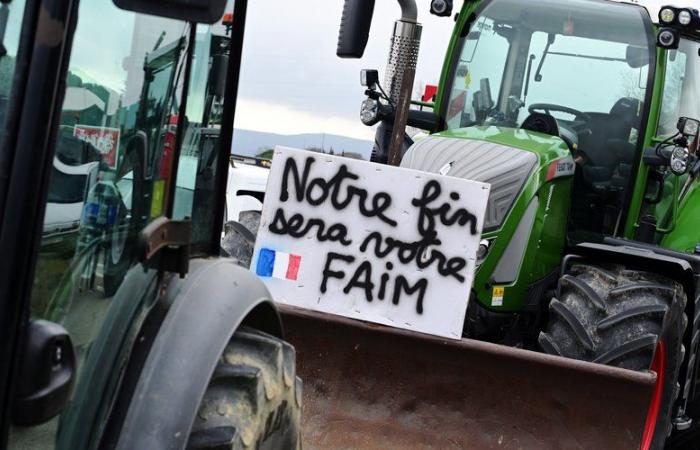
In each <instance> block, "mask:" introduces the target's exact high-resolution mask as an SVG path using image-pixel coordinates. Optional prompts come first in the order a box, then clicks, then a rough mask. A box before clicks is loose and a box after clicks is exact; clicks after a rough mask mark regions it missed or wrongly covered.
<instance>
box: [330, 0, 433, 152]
mask: <svg viewBox="0 0 700 450" xmlns="http://www.w3.org/2000/svg"><path fill="white" fill-rule="evenodd" d="M398 2H399V6H401V19H399V20H397V21H396V23H395V24H394V33H393V35H392V37H391V48H390V50H389V59H388V61H387V67H386V75H385V81H384V88H385V90H386V93H387V95H388V96H389V98H390V99H391V103H392V104H393V105H394V106H395V107H396V111H395V114H394V118H393V120H385V121H382V122H381V123H380V124H379V126H378V127H377V133H376V136H375V145H374V150H373V151H372V161H375V162H380V163H387V162H389V163H390V164H394V165H398V164H399V162H400V161H401V157H402V156H403V153H404V152H405V150H406V148H407V144H406V139H405V130H406V122H407V120H408V110H409V108H410V106H411V92H412V90H413V80H414V78H415V71H416V62H417V61H418V49H419V48H420V37H421V31H422V26H421V25H420V24H419V23H418V22H417V20H418V7H417V6H416V2H415V0H398ZM373 12H374V0H345V6H344V7H343V16H342V19H341V22H340V32H339V34H338V49H337V51H336V54H337V55H338V56H339V57H341V58H361V57H362V55H363V54H364V51H365V47H366V46H367V40H368V38H369V30H370V26H371V24H372V14H373Z"/></svg>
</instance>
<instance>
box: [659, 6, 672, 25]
mask: <svg viewBox="0 0 700 450" xmlns="http://www.w3.org/2000/svg"><path fill="white" fill-rule="evenodd" d="M659 20H661V23H662V24H664V25H671V24H672V23H673V21H675V20H676V10H675V9H672V8H663V9H662V10H661V11H659Z"/></svg>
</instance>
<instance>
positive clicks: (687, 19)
mask: <svg viewBox="0 0 700 450" xmlns="http://www.w3.org/2000/svg"><path fill="white" fill-rule="evenodd" d="M692 21H693V15H692V14H691V13H690V11H688V10H687V9H684V10H681V12H679V13H678V23H680V24H681V25H683V26H684V27H686V26H688V25H690V23H691V22H692Z"/></svg>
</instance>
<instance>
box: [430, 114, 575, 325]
mask: <svg viewBox="0 0 700 450" xmlns="http://www.w3.org/2000/svg"><path fill="white" fill-rule="evenodd" d="M436 135H437V136H442V137H447V138H453V139H470V140H477V141H485V142H492V143H495V144H500V145H507V146H509V147H513V148H517V149H520V150H524V151H528V152H532V153H534V154H536V155H537V157H538V161H539V165H538V167H537V168H536V169H535V171H534V172H533V174H532V176H531V177H530V179H529V180H528V181H527V182H526V183H525V187H524V188H523V191H522V192H521V193H520V196H519V197H518V199H517V200H516V201H515V204H514V205H513V208H512V209H511V211H510V212H509V213H508V216H507V217H506V219H505V221H504V222H503V225H502V227H501V228H500V229H499V230H496V231H493V232H489V233H484V235H483V238H484V239H491V238H495V239H494V241H493V243H492V245H491V248H490V249H489V253H488V255H487V257H486V258H485V259H484V261H483V262H482V264H481V265H480V266H479V269H478V270H477V273H476V278H475V281H474V291H475V292H476V298H475V299H472V300H476V301H478V302H479V303H481V304H482V305H483V306H484V307H486V308H487V309H490V310H493V311H499V312H511V311H512V312H516V311H519V310H521V309H522V308H523V307H524V306H525V304H524V303H525V301H526V298H527V295H526V294H527V289H528V286H529V285H530V284H532V283H533V282H535V281H537V280H540V279H542V278H544V277H545V276H547V275H548V274H550V273H551V272H552V271H553V270H555V269H556V268H557V267H558V266H559V263H560V262H561V257H562V254H563V251H564V250H563V248H564V244H565V238H566V224H567V217H568V212H569V204H570V201H571V185H572V180H573V177H571V176H569V177H562V178H556V179H554V180H550V181H548V180H547V173H548V170H549V166H550V165H551V164H552V163H553V162H555V161H558V160H561V159H562V158H567V157H570V152H569V149H568V147H567V146H566V144H565V143H564V142H563V141H562V140H561V139H559V138H558V137H554V136H549V135H545V134H541V133H536V132H532V131H526V130H520V129H513V128H503V127H469V128H461V129H457V130H449V131H445V132H441V133H436ZM535 197H538V200H539V206H538V211H537V213H536V217H535V222H534V224H533V227H532V230H531V231H530V236H529V239H528V243H527V247H526V251H525V254H524V257H523V259H522V261H521V266H520V271H519V274H518V277H517V279H516V280H515V282H513V283H511V284H509V285H506V286H504V295H503V300H502V303H501V304H499V303H500V302H497V303H496V304H495V305H494V304H493V287H494V286H493V285H492V283H491V276H492V274H493V272H494V269H495V268H496V266H497V265H498V262H499V261H500V260H501V258H502V256H503V254H504V253H505V251H506V249H507V247H508V244H509V243H510V241H511V238H512V237H513V234H514V233H515V231H516V229H517V227H518V224H519V223H520V220H521V219H522V217H523V215H524V214H525V211H526V210H527V208H528V206H529V205H530V203H531V202H532V201H533V199H534V198H535Z"/></svg>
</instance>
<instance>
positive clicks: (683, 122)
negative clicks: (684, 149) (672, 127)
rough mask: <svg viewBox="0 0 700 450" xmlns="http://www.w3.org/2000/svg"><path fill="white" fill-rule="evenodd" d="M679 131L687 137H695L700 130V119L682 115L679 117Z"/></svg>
mask: <svg viewBox="0 0 700 450" xmlns="http://www.w3.org/2000/svg"><path fill="white" fill-rule="evenodd" d="M678 131H680V133H681V134H682V135H683V136H685V137H687V138H695V137H697V136H698V131H700V121H698V120H695V119H689V118H688V117H681V118H680V119H678Z"/></svg>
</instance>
